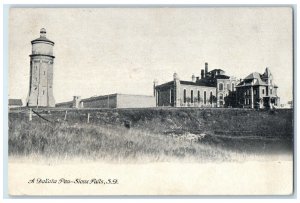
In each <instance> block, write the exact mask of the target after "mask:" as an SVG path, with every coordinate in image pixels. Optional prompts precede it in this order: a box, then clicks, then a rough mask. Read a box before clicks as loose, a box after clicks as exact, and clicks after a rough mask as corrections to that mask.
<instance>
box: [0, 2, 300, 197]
mask: <svg viewBox="0 0 300 203" xmlns="http://www.w3.org/2000/svg"><path fill="white" fill-rule="evenodd" d="M70 3H72V4H70ZM99 3H101V4H99ZM4 4H10V5H12V4H16V5H20V4H22V5H24V6H26V5H27V6H28V7H29V6H30V7H31V6H38V7H42V6H50V7H51V6H53V4H57V5H63V7H81V6H84V7H93V6H99V7H100V6H105V4H108V5H111V6H112V5H120V4H121V5H124V4H126V5H128V6H130V5H145V6H151V5H165V4H168V5H170V4H177V5H178V6H180V5H185V6H193V5H194V6H195V5H196V4H198V5H199V4H206V5H209V6H213V5H215V6H220V5H221V6H230V4H236V5H241V6H242V5H244V6H245V5H247V6H259V5H262V4H263V5H264V6H267V5H268V4H269V6H271V5H272V6H274V5H275V4H284V5H287V4H294V5H295V7H297V1H296V0H285V1H284V0H272V1H271V0H252V1H238V0H226V1H224V0H187V1H184V0H145V1H143V2H141V1H139V0H124V1H121V0H102V1H97V0H77V1H68V0H43V1H41V0H3V2H2V6H1V8H0V13H1V21H0V22H1V26H0V27H1V44H2V49H1V54H0V60H1V64H3V59H4V58H3V57H4V55H3V54H4V53H3V45H4V41H3V37H4V35H3V34H4V28H3V25H4V24H3V22H4V21H3V5H4ZM33 4H37V5H33ZM79 4H80V5H79ZM88 4H91V5H88ZM188 4H192V5H188ZM253 4H256V5H253ZM270 4H271V5H270ZM76 5H77V6H76ZM275 6H276V5H275ZM277 6H280V5H277ZM296 18H297V14H296ZM6 20H8V19H6ZM295 20H296V19H295ZM298 22H299V21H298V20H297V21H296V27H295V29H297V27H299V25H298ZM5 29H6V28H5ZM296 33H297V31H296V30H295V34H296ZM297 36H298V35H296V36H295V38H296V37H297ZM6 40H7V39H6ZM295 43H297V44H295V49H296V48H297V47H298V46H297V45H298V41H295ZM295 57H296V58H298V57H299V55H298V53H297V56H295ZM295 65H296V63H295ZM299 72H300V71H296V67H295V73H296V74H295V75H294V77H295V81H296V78H298V76H299V75H298V74H299ZM0 74H1V78H2V79H3V76H4V69H3V68H1V71H0ZM6 81H7V80H6ZM295 85H296V84H295ZM4 88H7V87H6V86H4V84H3V83H1V88H0V92H1V94H0V95H1V101H2V102H1V112H0V114H1V116H2V117H1V122H0V129H1V130H2V131H1V132H3V127H4V126H3V113H4V108H3V107H4V104H5V103H3V101H4V99H7V95H5V96H4V95H3V94H4V91H3V90H4ZM294 88H295V92H294V96H295V100H296V101H298V99H299V98H298V95H299V94H298V86H295V87H294ZM296 90H297V92H296ZM295 104H296V102H295ZM295 110H297V109H295ZM297 117H298V112H297V116H296V118H297ZM297 125H298V122H297V123H295V126H297ZM2 135H3V134H2ZM295 137H297V135H296V134H295ZM0 140H1V141H0V143H1V146H3V136H2V139H0ZM298 143H299V139H297V144H298ZM0 156H1V157H2V162H1V176H0V179H1V180H3V166H4V165H3V150H0ZM297 163H299V156H297ZM295 181H296V182H298V177H297V180H295ZM0 189H1V194H2V198H3V184H1V186H0ZM295 193H296V194H299V189H298V188H297V191H295ZM89 198H91V197H89ZM159 198H160V197H155V199H143V202H150V201H151V202H152V201H153V200H155V201H158V202H162V201H166V199H165V198H164V197H161V198H164V199H159ZM175 198H179V199H168V200H167V201H168V202H179V201H180V202H181V201H184V202H196V201H197V202H198V201H204V200H205V201H207V202H225V203H226V202H241V201H242V202H253V201H255V202H278V201H280V202H281V201H286V202H296V201H297V197H296V196H295V199H282V198H285V197H281V198H280V197H274V198H275V199H266V198H265V197H262V198H260V197H255V199H244V198H243V197H242V198H243V199H242V200H241V199H239V198H238V197H233V198H234V199H222V198H218V197H217V196H216V198H217V199H200V200H199V199H188V200H183V199H182V198H180V197H175ZM192 198H193V197H192ZM194 198H196V197H194ZM208 198H211V197H208ZM19 201H22V202H23V201H24V202H40V201H41V200H40V199H38V198H35V199H4V202H19ZM42 201H43V202H44V201H45V202H52V201H57V202H81V201H82V199H75V200H74V199H73V200H71V199H66V198H60V199H50V198H49V199H43V200H42ZM84 201H88V202H99V201H105V202H106V201H110V202H111V201H122V202H140V201H141V199H136V198H135V199H125V200H124V199H123V200H122V199H117V200H116V199H101V200H99V199H86V200H84Z"/></svg>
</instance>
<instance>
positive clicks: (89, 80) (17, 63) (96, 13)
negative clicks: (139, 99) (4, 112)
mask: <svg viewBox="0 0 300 203" xmlns="http://www.w3.org/2000/svg"><path fill="white" fill-rule="evenodd" d="M41 28H46V30H47V38H49V39H50V40H52V41H54V42H55V46H54V53H55V56H56V58H55V61H54V85H53V88H54V97H55V99H56V102H63V101H69V100H71V99H72V96H74V95H80V96H82V98H87V97H90V96H94V95H103V94H110V93H128V94H144V95H151V94H152V92H153V90H152V87H153V80H154V79H157V80H158V81H159V83H160V84H161V83H164V82H167V81H170V80H171V79H172V75H173V73H174V72H176V73H177V74H178V75H179V77H180V79H182V80H191V76H192V74H195V75H196V76H199V75H200V72H201V69H202V68H204V63H205V62H208V64H209V69H210V70H211V69H213V68H221V69H224V70H225V71H226V73H227V74H228V75H233V76H236V77H238V78H244V77H246V76H247V75H248V74H250V73H251V72H260V73H263V72H264V70H265V68H266V67H269V68H270V70H271V72H272V73H273V76H274V82H275V83H276V84H277V85H278V86H279V90H278V91H279V96H280V97H281V101H282V102H287V101H288V100H291V99H292V78H293V77H292V73H293V63H292V62H293V58H292V53H293V52H292V48H293V47H292V43H293V41H292V31H293V30H292V10H291V9H290V8H98V9H95V8H94V9H88V8H85V9H74V8H73V9H66V8H60V9H59V8H51V9H37V8H36V9H29V8H26V9H25V8H13V9H10V15H9V67H8V69H9V98H21V99H23V101H25V99H26V97H27V94H28V90H29V71H30V66H29V65H30V58H29V54H30V52H31V44H30V41H31V40H33V39H35V38H38V37H39V31H40V29H41Z"/></svg>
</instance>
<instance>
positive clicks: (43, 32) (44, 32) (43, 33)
mask: <svg viewBox="0 0 300 203" xmlns="http://www.w3.org/2000/svg"><path fill="white" fill-rule="evenodd" d="M46 33H47V32H46V29H45V28H42V29H41V30H40V37H39V38H37V39H35V40H32V41H31V44H33V43H35V42H39V41H44V42H50V43H52V44H54V42H53V41H51V40H49V39H48V38H46Z"/></svg>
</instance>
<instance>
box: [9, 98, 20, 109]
mask: <svg viewBox="0 0 300 203" xmlns="http://www.w3.org/2000/svg"><path fill="white" fill-rule="evenodd" d="M22 106H23V102H22V100H21V99H9V100H8V108H17V107H22Z"/></svg>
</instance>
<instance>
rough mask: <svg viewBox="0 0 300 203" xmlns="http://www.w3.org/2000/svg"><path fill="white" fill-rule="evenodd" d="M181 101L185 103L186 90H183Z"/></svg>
mask: <svg viewBox="0 0 300 203" xmlns="http://www.w3.org/2000/svg"><path fill="white" fill-rule="evenodd" d="M183 102H184V103H186V90H183Z"/></svg>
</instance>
